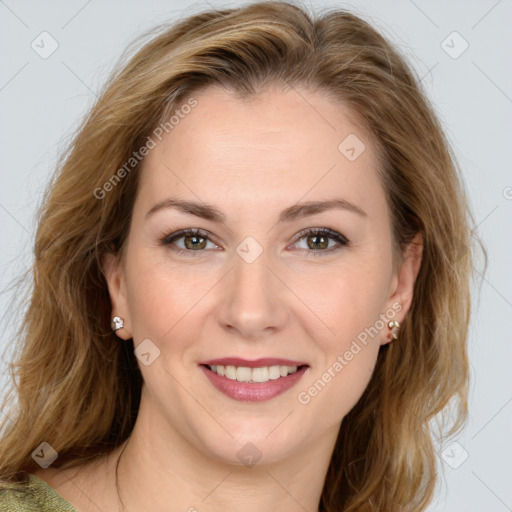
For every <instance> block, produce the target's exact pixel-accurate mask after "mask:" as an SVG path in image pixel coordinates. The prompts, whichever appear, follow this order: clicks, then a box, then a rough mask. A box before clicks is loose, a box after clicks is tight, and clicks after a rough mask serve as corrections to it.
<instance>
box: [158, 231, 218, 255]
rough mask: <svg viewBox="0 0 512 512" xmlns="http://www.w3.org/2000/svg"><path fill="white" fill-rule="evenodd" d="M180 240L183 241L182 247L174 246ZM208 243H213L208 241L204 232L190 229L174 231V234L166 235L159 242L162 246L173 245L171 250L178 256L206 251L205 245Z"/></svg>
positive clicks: (207, 236)
mask: <svg viewBox="0 0 512 512" xmlns="http://www.w3.org/2000/svg"><path fill="white" fill-rule="evenodd" d="M181 239H183V243H184V246H183V247H179V246H176V245H175V244H176V242H177V241H178V240H181ZM208 241H209V242H210V243H213V242H211V240H209V235H208V233H207V232H206V231H203V230H202V229H196V228H190V229H181V230H180V231H176V233H172V234H170V235H167V236H165V237H164V238H162V239H161V241H160V242H161V244H162V245H174V247H172V249H173V250H174V251H175V252H177V253H178V254H185V253H187V255H190V253H194V252H200V251H202V250H204V249H206V243H207V242H208Z"/></svg>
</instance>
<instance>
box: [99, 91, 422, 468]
mask: <svg viewBox="0 0 512 512" xmlns="http://www.w3.org/2000/svg"><path fill="white" fill-rule="evenodd" d="M194 98H195V100H196V101H197V104H195V103H194V102H190V104H194V105H195V106H194V107H193V108H190V109H188V108H186V109H182V110H181V111H180V113H181V116H178V117H177V118H175V120H174V123H173V128H172V129H170V130H169V126H170V125H168V127H167V129H168V133H166V132H165V130H164V131H163V134H161V132H162V130H160V131H159V132H157V133H158V137H157V136H155V134H153V135H152V139H153V141H154V142H155V144H156V146H155V147H154V148H153V149H150V151H149V154H148V155H147V156H146V158H145V161H144V168H143V170H142V173H141V177H140V183H139V189H138V195H137V198H136V201H135V204H134V208H133V217H132V222H131V226H130V231H129V235H128V238H127V240H126V244H127V245H126V247H125V249H126V251H125V255H124V259H123V260H122V261H117V260H115V259H114V258H113V257H112V256H107V257H106V258H105V267H106V271H107V276H108V283H109V290H110V294H111V298H112V304H113V311H112V315H113V316H114V315H119V316H122V317H123V318H124V319H125V324H124V328H123V329H121V330H120V331H118V332H117V333H118V335H119V336H120V337H122V338H125V339H129V338H130V337H133V341H134V346H135V348H136V349H137V350H136V353H137V355H138V357H139V367H140V369H141V372H142V375H143V379H144V389H143V395H142V402H141V408H140V412H139V416H140V415H146V416H147V417H151V425H152V426H153V427H154V429H153V432H154V436H163V437H164V438H166V439H169V438H170V437H171V436H176V435H177V436H179V437H180V438H182V439H183V440H185V441H187V442H188V443H190V445H192V446H194V447H198V448H199V449H200V451H201V452H202V453H203V454H206V455H208V456H209V457H213V458H215V459H220V460H223V461H226V462H231V463H236V464H240V463H243V462H244V461H243V460H242V456H243V455H249V456H253V458H258V459H259V460H260V461H261V462H271V461H276V460H279V459H282V458H284V457H285V456H287V455H290V454H292V453H293V452H295V451H297V450H304V449H305V448H306V447H307V446H310V448H311V445H312V444H315V443H320V442H322V440H324V441H325V439H327V438H328V439H329V440H330V441H329V442H330V443H332V442H333V439H334V438H335V434H336V432H337V431H338V429H339V426H340V422H341V420H342V419H343V417H344V416H345V415H346V414H347V413H348V412H349V410H350V409H351V408H352V407H353V406H354V405H355V403H356V402H357V401H358V399H359V398H360V396H361V395H362V393H363V391H364V390H365V388H366V386H367V385H368V383H369V380H370V377H371V375H372V372H373V370H374V366H375V362H376V358H377V355H378V351H379V347H380V346H381V345H382V344H384V343H387V342H388V341H390V339H389V338H388V334H389V332H390V331H389V328H388V326H387V323H388V321H389V320H398V321H402V320H403V318H404V316H405V314H406V312H407V309H408V308H409V305H410V301H411V298H412V297H411V296H412V288H413V283H414V279H415V277H416V273H417V271H418V267H419V260H418V259H416V260H415V259H413V258H409V259H406V261H405V263H404V264H403V266H402V267H401V269H399V271H398V272H396V273H395V272H394V271H393V267H392V241H391V229H390V217H389V210H388V206H387V204H386V199H385V194H384V190H383V188H382V186H381V184H380V181H379V178H378V175H377V171H376V160H375V153H374V148H373V147H372V145H371V144H370V141H369V140H368V138H367V137H366V136H365V134H364V133H362V132H361V131H360V130H359V129H358V128H356V127H355V126H354V125H352V124H351V123H350V122H349V120H348V118H347V117H346V115H345V111H344V110H343V107H342V106H340V105H339V104H335V103H333V102H332V100H330V99H328V98H326V96H324V95H322V94H320V93H318V92H311V91H307V90H304V89H291V90H290V91H289V92H281V91H278V90H267V91H266V92H262V93H261V94H259V95H258V96H257V97H254V98H252V99H250V100H239V99H236V98H235V97H234V96H233V95H232V94H231V93H229V92H228V91H226V90H224V89H221V88H208V89H205V90H203V91H201V92H200V93H199V94H195V95H194ZM184 112H188V113H187V114H184ZM178 118H179V122H176V119H178ZM159 138H161V141H160V140H159ZM150 145H151V146H153V145H152V144H150ZM124 179H130V178H129V177H126V178H124ZM172 201H173V202H176V203H174V204H175V205H178V206H179V204H181V205H182V206H181V207H178V206H172V203H171V202H172ZM178 202H179V203H178ZM328 202H332V203H333V204H335V205H336V206H335V207H327V206H329V205H328ZM334 202H336V203H334ZM185 203H187V204H188V203H194V204H193V205H191V204H190V205H188V206H186V207H184V205H185ZM313 203H319V205H317V206H313ZM322 205H324V206H322ZM210 208H211V209H214V210H215V212H214V213H215V216H214V215H213V214H212V212H211V211H210ZM217 217H221V218H222V219H223V220H222V221H219V220H218V219H217ZM189 228H196V229H198V230H200V233H199V234H197V233H196V234H194V233H193V234H188V235H187V234H185V235H183V234H182V235H178V236H176V237H175V238H174V239H173V237H172V235H173V234H174V233H176V232H178V231H179V230H183V229H189ZM308 230H310V231H311V232H310V233H307V231H308ZM319 230H330V231H329V232H327V233H326V232H323V233H322V232H320V233H318V231H319ZM337 237H338V238H337ZM399 342H400V340H398V341H397V342H396V343H399ZM227 358H238V359H243V360H246V362H244V361H238V362H237V361H224V365H218V366H217V372H219V373H215V372H212V370H211V369H208V367H207V366H205V363H206V362H212V360H217V359H227ZM263 358H264V359H267V360H268V361H262V362H256V363H254V362H255V361H256V360H258V359H263ZM279 360H281V361H279ZM283 360H285V361H283ZM287 362H288V363H291V364H286V363H287ZM236 363H238V364H236ZM251 363H254V364H252V366H257V367H259V368H260V369H258V370H251V369H249V370H247V368H249V367H250V366H251ZM295 363H297V364H295ZM232 366H234V367H235V368H234V369H233V368H228V367H232ZM286 366H292V367H293V366H297V367H298V371H297V373H295V374H290V375H288V376H286V377H284V376H282V377H281V376H280V375H281V372H282V371H283V368H284V367H286ZM219 367H220V368H219ZM237 367H242V368H243V369H241V370H238V369H237ZM272 367H273V368H272ZM276 367H278V368H277V369H276ZM214 370H215V368H214ZM290 370H291V371H293V370H294V368H290ZM223 373H227V374H228V376H226V375H224V376H223V375H222V374H223ZM285 374H286V373H283V375H285ZM277 376H279V378H276V377H277ZM229 377H231V378H229ZM233 377H234V378H233ZM248 379H250V380H251V381H252V380H257V381H265V380H267V382H259V383H256V382H243V381H244V380H245V381H246V380H248ZM248 443H251V444H248ZM331 447H332V446H331ZM240 450H242V451H240Z"/></svg>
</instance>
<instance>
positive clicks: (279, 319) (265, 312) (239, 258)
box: [218, 246, 289, 340]
mask: <svg viewBox="0 0 512 512" xmlns="http://www.w3.org/2000/svg"><path fill="white" fill-rule="evenodd" d="M246 247H247V246H246ZM255 250H256V249H255V247H254V246H252V247H250V248H249V251H246V252H244V251H243V246H242V247H239V251H237V252H236V253H235V254H234V255H233V258H232V262H231V263H232V268H231V272H229V275H228V276H226V279H224V280H223V281H224V290H223V294H222V302H221V305H220V308H219V311H218V320H219V323H220V325H221V327H222V328H223V329H226V330H229V331H233V332H232V334H233V333H235V334H236V335H237V336H238V337H241V338H244V339H254V340H256V339H262V338H263V337H266V336H268V335H270V334H272V333H273V332H275V331H277V330H279V329H282V328H283V326H284V324H285V321H286V318H287V315H288V314H289V313H288V310H287V307H286V300H287V298H288V299H289V297H288V293H287V288H286V286H285V285H284V283H283V281H284V279H283V276H280V275H279V273H280V270H279V269H280V268H281V266H280V265H276V264H275V261H274V259H273V258H272V256H271V255H270V251H268V250H263V252H261V254H259V255H257V252H259V251H257V252H256V253H254V251H255ZM260 250H261V249H260ZM251 251H253V253H252V254H251ZM254 256H256V257H255V259H253V258H254ZM281 273H282V268H281Z"/></svg>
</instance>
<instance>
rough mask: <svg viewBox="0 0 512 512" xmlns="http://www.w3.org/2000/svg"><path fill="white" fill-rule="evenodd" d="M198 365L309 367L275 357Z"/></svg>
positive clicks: (229, 360)
mask: <svg viewBox="0 0 512 512" xmlns="http://www.w3.org/2000/svg"><path fill="white" fill-rule="evenodd" d="M199 364H204V365H208V366H212V365H221V366H238V367H240V366H243V367H247V368H261V367H264V366H309V365H308V364H307V363H304V362H302V361H292V360H291V359H280V358H275V357H262V358H260V359H255V360H253V361H249V360H247V359H242V358H240V357H223V358H221V359H210V360H209V361H202V362H201V363H199Z"/></svg>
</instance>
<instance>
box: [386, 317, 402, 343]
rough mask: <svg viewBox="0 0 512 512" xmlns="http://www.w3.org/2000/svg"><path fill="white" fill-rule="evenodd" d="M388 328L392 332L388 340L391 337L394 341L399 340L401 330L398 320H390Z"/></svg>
mask: <svg viewBox="0 0 512 512" xmlns="http://www.w3.org/2000/svg"><path fill="white" fill-rule="evenodd" d="M388 327H389V329H390V331H391V333H390V334H389V335H388V338H389V337H391V338H393V339H394V340H396V339H397V338H398V332H399V330H400V323H399V322H397V321H396V320H390V321H389V322H388Z"/></svg>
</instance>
